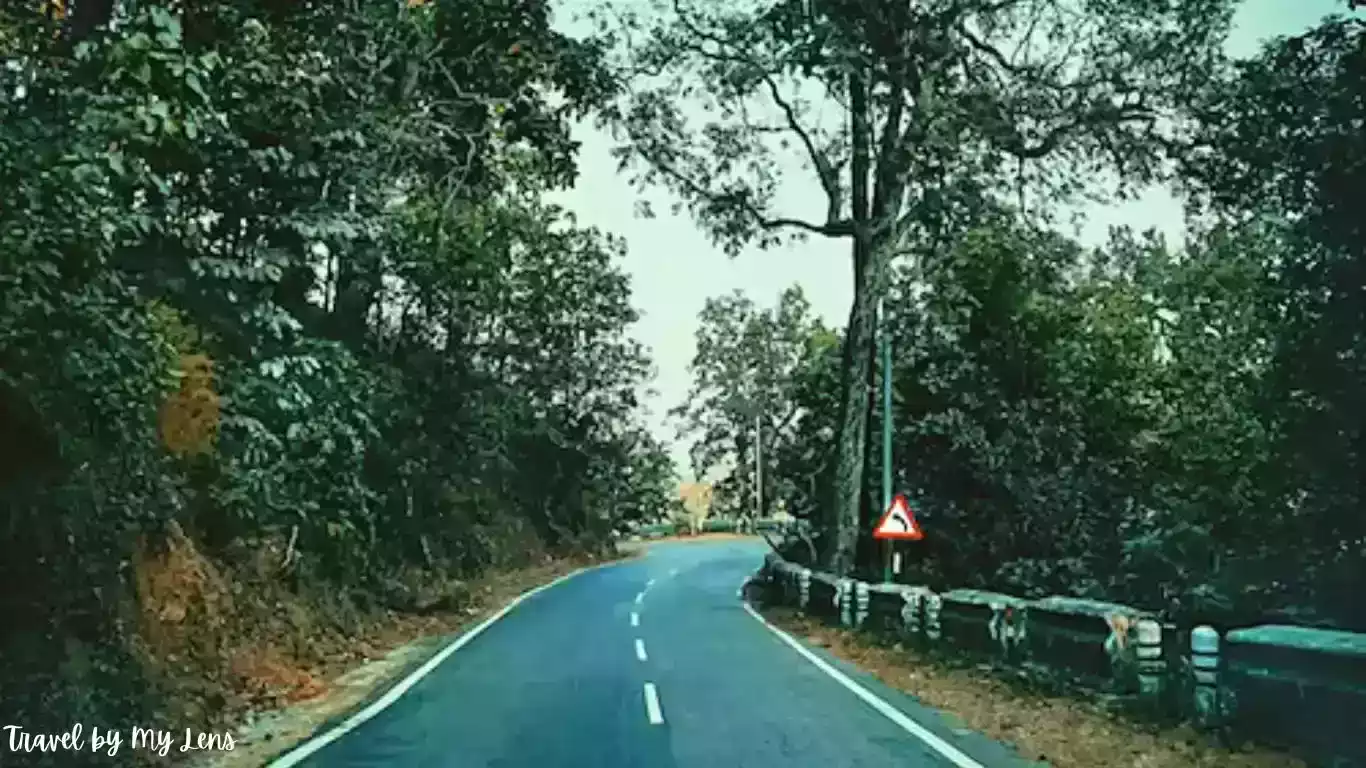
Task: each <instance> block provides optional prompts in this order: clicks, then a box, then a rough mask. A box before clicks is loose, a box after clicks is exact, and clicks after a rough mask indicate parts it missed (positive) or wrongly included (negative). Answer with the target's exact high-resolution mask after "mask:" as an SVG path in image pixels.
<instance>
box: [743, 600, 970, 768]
mask: <svg viewBox="0 0 1366 768" xmlns="http://www.w3.org/2000/svg"><path fill="white" fill-rule="evenodd" d="M741 607H743V608H744V609H745V611H746V612H747V613H749V615H750V616H753V617H754V619H755V621H758V622H759V623H760V624H762V625H764V626H765V627H767V628H768V630H769V631H770V632H772V633H773V634H775V635H777V637H778V639H779V640H782V641H783V642H784V643H786V644H787V645H788V646H789V647H790V648H792V650H794V651H796V652H797V653H799V654H801V656H802V658H804V659H806V660H807V661H809V662H811V665H812V666H814V667H815V668H816V669H819V670H820V671H822V672H824V673H825V674H826V675H827V676H828V677H830V679H832V680H834V681H835V682H837V683H839V684H840V685H842V686H844V688H845V689H847V690H848V691H849V692H850V693H852V694H854V695H855V696H857V697H859V698H860V699H862V700H863V703H865V704H867V705H868V706H870V707H872V708H873V709H874V710H876V711H877V713H878V714H880V715H882V716H883V717H885V718H887V719H888V720H890V721H892V723H894V724H895V725H897V726H898V727H899V728H901V730H903V731H905V732H907V733H909V734H910V735H912V736H914V737H915V738H917V739H919V740H920V741H922V742H924V744H925V746H927V747H929V748H930V749H933V750H934V751H935V752H938V753H939V755H940V757H943V758H944V759H945V760H948V761H949V762H950V763H953V764H954V765H955V766H957V768H986V766H985V765H983V764H982V763H979V762H977V761H976V760H974V759H972V758H971V757H969V756H968V755H967V753H965V752H963V751H962V750H961V749H959V748H957V747H955V746H953V745H952V744H950V743H948V742H947V741H944V740H943V739H941V738H940V737H938V736H936V735H935V734H933V733H931V732H930V730H929V729H928V728H926V727H925V726H923V725H921V724H920V723H917V722H916V721H914V720H912V719H911V718H910V716H908V715H907V714H906V713H905V712H902V711H901V710H899V709H897V708H896V707H894V706H892V705H891V704H888V703H887V702H886V701H884V700H882V699H881V698H879V697H878V695H877V694H875V693H873V692H872V691H870V690H868V689H867V688H864V687H863V686H862V685H859V684H858V683H857V682H855V681H854V680H852V679H850V677H849V676H848V675H846V674H844V673H843V672H841V671H839V670H838V669H835V668H834V667H833V666H831V665H830V663H829V662H827V661H826V660H825V659H822V658H821V657H820V656H817V655H816V654H815V653H813V652H812V651H811V650H810V649H808V648H807V647H806V646H804V645H802V643H801V641H800V640H797V639H796V638H794V637H793V636H791V635H789V634H788V633H787V632H784V631H783V630H781V629H779V628H778V627H775V626H774V625H773V624H772V623H770V622H769V620H768V619H765V618H764V617H763V616H761V615H760V614H759V612H758V611H756V610H754V606H752V605H750V604H749V603H748V602H743V603H741Z"/></svg>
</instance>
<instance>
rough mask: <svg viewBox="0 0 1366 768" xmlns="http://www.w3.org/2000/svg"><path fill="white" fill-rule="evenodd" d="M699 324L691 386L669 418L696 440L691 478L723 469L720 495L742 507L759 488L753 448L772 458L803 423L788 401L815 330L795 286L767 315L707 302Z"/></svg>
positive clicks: (735, 300)
mask: <svg viewBox="0 0 1366 768" xmlns="http://www.w3.org/2000/svg"><path fill="white" fill-rule="evenodd" d="M698 320H699V325H698V328H697V333H696V339H697V348H696V352H695V353H694V355H693V359H692V364H691V370H692V374H693V385H692V388H691V389H690V390H689V392H688V397H687V399H686V401H684V402H683V403H681V404H679V405H678V406H677V407H676V408H674V409H673V410H672V411H670V413H671V415H672V416H674V417H675V418H677V419H678V420H679V421H680V432H682V433H683V434H690V435H693V436H695V437H696V438H697V440H696V442H695V443H694V444H693V448H692V459H693V465H694V466H693V470H694V472H695V473H697V475H698V476H699V477H700V476H702V475H705V474H706V473H707V472H709V471H710V470H712V469H714V468H716V467H718V466H725V465H727V464H729V465H730V466H729V467H728V469H729V473H728V476H727V478H726V479H725V480H724V481H722V483H721V484H720V485H721V489H720V490H721V492H722V494H723V495H724V496H726V497H727V498H732V499H749V498H752V497H753V495H754V493H755V489H756V486H757V483H758V482H764V481H763V479H762V478H756V477H755V474H754V462H755V458H756V452H757V451H759V450H760V448H759V446H758V442H757V441H758V440H759V439H762V440H763V447H762V451H763V452H764V454H766V455H771V452H772V451H774V450H776V449H777V448H778V446H781V445H783V444H784V443H785V442H786V441H788V440H789V439H790V438H791V430H792V428H793V427H794V425H795V424H796V423H797V422H798V421H799V420H800V419H801V418H802V416H803V413H802V409H801V407H800V405H799V404H798V403H797V402H796V400H795V399H794V394H795V390H794V387H796V386H797V384H798V379H797V378H796V376H797V374H798V372H799V371H800V370H802V369H803V367H804V366H806V365H807V362H806V359H805V358H806V357H807V354H808V350H807V340H808V339H809V338H810V337H811V335H812V334H813V333H815V332H817V331H819V330H822V328H821V324H820V321H819V319H817V318H815V317H813V315H812V312H811V305H810V303H809V302H808V301H807V299H806V296H805V295H804V294H803V293H802V291H801V288H800V287H797V286H793V287H791V288H788V289H787V290H785V291H783V293H782V294H781V296H779V298H778V302H777V305H776V306H775V307H773V308H772V309H764V308H760V307H759V306H757V305H755V303H754V302H753V301H752V300H751V299H749V298H748V297H746V296H745V295H744V294H742V293H740V292H738V291H737V292H735V293H733V294H730V295H727V296H721V297H717V298H712V299H708V300H707V303H706V305H705V306H704V307H703V308H702V312H701V313H700V315H699V317H698ZM760 431H761V432H762V437H760V435H759V434H758V433H759V432H760ZM767 488H768V483H767V482H765V491H766V492H767ZM766 497H767V493H765V496H764V498H766ZM741 508H742V509H744V508H745V507H744V506H741Z"/></svg>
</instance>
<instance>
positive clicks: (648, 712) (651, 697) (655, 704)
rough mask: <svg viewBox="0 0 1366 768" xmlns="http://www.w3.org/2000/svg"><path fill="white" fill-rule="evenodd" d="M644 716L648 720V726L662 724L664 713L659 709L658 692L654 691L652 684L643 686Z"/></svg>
mask: <svg viewBox="0 0 1366 768" xmlns="http://www.w3.org/2000/svg"><path fill="white" fill-rule="evenodd" d="M645 716H646V717H648V718H650V725H663V724H664V713H663V712H661V711H660V709H659V692H658V691H656V690H655V684H654V683H646V684H645Z"/></svg>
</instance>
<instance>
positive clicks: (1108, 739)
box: [763, 608, 1305, 768]
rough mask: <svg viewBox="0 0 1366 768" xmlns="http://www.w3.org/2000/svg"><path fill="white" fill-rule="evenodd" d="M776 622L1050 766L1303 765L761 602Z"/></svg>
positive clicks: (1262, 767)
mask: <svg viewBox="0 0 1366 768" xmlns="http://www.w3.org/2000/svg"><path fill="white" fill-rule="evenodd" d="M763 614H764V616H765V617H766V618H767V619H768V620H769V621H771V622H773V623H774V624H775V625H776V626H779V627H781V628H782V629H784V630H786V631H787V632H789V633H790V634H792V635H793V636H794V637H798V638H801V639H803V640H805V641H806V642H808V643H810V644H811V645H814V646H818V647H821V648H824V649H826V650H828V651H829V652H830V653H832V654H834V655H835V656H837V657H839V658H841V659H843V660H845V661H848V662H850V663H852V664H855V665H857V666H859V667H860V668H862V669H864V670H866V671H868V672H869V673H871V674H873V675H874V676H876V677H877V678H878V679H880V680H881V681H882V682H883V683H885V684H887V685H888V686H890V687H892V688H897V689H899V690H902V691H905V692H907V693H909V694H911V695H912V696H915V697H916V698H917V699H919V700H920V701H921V702H923V703H924V704H926V705H928V706H931V707H934V708H935V709H938V710H941V711H944V712H946V713H948V714H949V715H951V716H953V717H954V718H957V719H958V720H961V721H962V722H963V724H964V727H966V728H971V729H972V730H975V731H978V732H980V733H984V734H986V735H988V736H990V737H992V738H993V739H996V740H997V741H1001V742H1005V743H1008V744H1011V745H1013V746H1014V747H1015V748H1016V749H1017V750H1018V751H1019V753H1020V755H1021V757H1023V758H1025V759H1027V760H1039V761H1043V762H1046V763H1047V764H1048V765H1050V766H1054V767H1055V768H1305V763H1304V762H1303V761H1301V760H1300V759H1298V758H1295V757H1292V756H1290V755H1286V754H1284V753H1280V752H1275V751H1272V750H1267V749H1260V748H1256V747H1253V746H1251V745H1247V746H1245V747H1243V748H1240V749H1236V750H1233V749H1228V748H1226V747H1223V746H1221V745H1219V744H1216V743H1214V742H1213V741H1212V740H1211V739H1209V738H1208V737H1206V736H1204V735H1202V734H1200V733H1198V732H1196V731H1195V730H1194V729H1191V728H1189V727H1181V728H1159V727H1156V726H1151V725H1149V724H1146V723H1141V722H1136V721H1133V720H1129V719H1126V718H1123V717H1120V716H1118V715H1116V714H1114V713H1112V712H1109V711H1107V710H1106V709H1105V708H1104V707H1103V706H1102V705H1100V704H1099V703H1097V702H1088V701H1084V700H1079V699H1076V698H1070V697H1061V696H1044V695H1040V694H1037V693H1033V692H1025V691H1022V690H1021V689H1020V688H1019V687H1018V686H1016V685H1014V684H1012V683H1010V682H1008V681H1005V680H1002V679H999V678H995V677H991V676H990V675H989V674H988V673H984V672H982V671H978V670H973V669H958V668H954V667H951V666H949V665H947V664H945V663H943V662H942V661H941V660H937V659H934V658H931V657H928V656H927V655H925V654H922V653H917V652H916V651H914V650H910V649H901V648H896V647H885V646H881V645H878V644H877V643H875V642H873V641H872V640H871V639H870V638H868V637H866V636H864V635H860V634H858V633H855V632H851V631H848V630H844V629H838V628H833V627H829V626H827V625H825V624H822V623H820V622H818V621H814V620H812V619H809V618H807V617H804V616H801V615H800V614H798V613H796V612H795V611H792V610H790V609H785V608H765V609H763Z"/></svg>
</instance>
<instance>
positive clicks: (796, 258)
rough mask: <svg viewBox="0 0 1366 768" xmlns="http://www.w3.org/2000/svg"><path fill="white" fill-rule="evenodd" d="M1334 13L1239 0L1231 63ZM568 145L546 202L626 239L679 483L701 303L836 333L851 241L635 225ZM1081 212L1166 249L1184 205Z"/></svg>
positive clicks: (595, 142)
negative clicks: (731, 239)
mask: <svg viewBox="0 0 1366 768" xmlns="http://www.w3.org/2000/svg"><path fill="white" fill-rule="evenodd" d="M579 1H580V0H571V2H575V3H577V2H579ZM563 6H564V3H561V8H562V10H561V11H560V14H561V16H563V17H564V18H566V19H568V17H569V13H572V9H569V13H566V11H565V10H564V9H563ZM1341 8H1342V4H1341V3H1340V2H1339V1H1338V0H1245V1H1244V3H1243V5H1242V6H1241V8H1240V9H1239V11H1238V13H1237V15H1236V16H1235V17H1234V29H1233V34H1232V36H1231V37H1230V39H1229V41H1228V45H1227V50H1228V52H1229V53H1230V54H1231V55H1233V56H1247V55H1250V54H1253V53H1255V52H1256V51H1257V49H1258V48H1259V47H1260V44H1261V43H1262V42H1263V41H1265V40H1267V39H1268V38H1271V37H1274V36H1276V35H1283V34H1295V33H1298V32H1301V31H1303V30H1305V29H1307V28H1309V27H1311V26H1313V25H1314V24H1315V23H1316V22H1317V21H1318V20H1319V19H1321V18H1322V17H1323V16H1325V15H1327V14H1329V13H1334V12H1338V11H1339V9H1341ZM566 31H569V30H568V29H567V30H566ZM574 31H577V30H574ZM574 138H575V139H577V140H578V141H579V142H581V144H582V146H581V150H580V155H579V161H578V162H579V178H578V182H577V184H576V186H575V187H574V189H572V190H567V191H563V192H557V193H555V194H553V195H551V196H550V198H551V200H553V201H554V202H556V203H558V204H559V205H562V206H564V207H565V208H567V209H569V210H570V211H573V212H574V214H575V216H576V217H577V219H578V221H579V224H580V225H583V226H592V227H597V228H599V229H601V230H604V231H606V232H610V233H612V234H615V235H617V236H619V237H622V238H624V239H625V240H626V244H627V248H628V255H627V257H626V259H625V261H624V264H623V266H624V269H625V270H626V272H627V273H628V274H629V275H630V278H631V285H632V289H633V295H634V303H635V306H636V308H637V310H638V311H639V312H640V313H641V319H640V321H639V322H638V323H636V325H635V326H634V327H633V329H632V333H633V335H634V337H635V338H636V339H638V340H639V341H640V342H641V343H642V344H644V345H645V346H646V347H647V348H649V349H650V351H651V354H652V357H653V359H654V362H655V366H656V368H657V370H658V373H657V376H656V377H655V380H654V381H653V382H652V384H651V386H652V388H653V389H654V390H655V391H656V392H657V393H658V394H657V395H656V396H654V397H651V398H648V399H647V402H646V406H647V408H648V409H649V411H650V416H649V418H650V423H651V427H652V429H653V430H654V432H655V434H656V435H657V436H658V437H659V438H661V439H662V440H664V441H665V442H666V443H667V444H668V445H669V446H670V450H671V454H672V455H673V457H674V460H675V464H676V466H677V468H678V471H679V474H680V476H682V477H684V478H685V479H686V478H687V475H688V470H687V467H688V460H687V448H688V446H687V444H686V443H682V442H679V441H678V440H677V439H676V434H675V429H674V427H673V425H672V424H671V423H670V422H668V421H667V419H666V418H665V412H666V411H667V410H668V409H669V408H671V407H673V406H675V405H677V404H679V403H681V402H682V401H683V399H684V398H685V397H686V396H687V392H688V387H689V384H690V382H691V378H690V374H689V372H688V363H689V361H690V360H691V359H692V356H693V350H694V346H693V333H694V331H695V330H696V328H697V314H698V312H699V311H701V309H702V305H703V303H704V302H705V301H706V299H707V298H709V297H713V296H718V295H721V294H725V293H730V292H732V291H735V290H741V291H744V292H745V293H746V294H747V295H748V296H749V297H750V298H752V299H753V300H754V301H755V302H756V303H758V304H759V305H761V306H772V305H773V304H774V303H776V301H777V298H778V295H779V293H780V292H781V291H782V290H783V289H785V288H787V287H788V286H790V285H792V284H793V283H798V284H800V285H801V287H802V290H803V291H804V292H805V293H806V296H807V298H808V300H810V302H811V304H812V306H813V308H814V310H815V311H816V312H817V313H818V314H819V315H820V316H821V318H822V319H823V321H824V322H825V324H826V325H829V326H836V327H842V326H843V325H844V324H845V318H846V317H847V315H848V313H849V304H850V301H851V300H852V298H853V287H852V284H851V283H852V275H851V267H850V264H849V260H848V253H849V251H848V246H847V243H846V242H845V241H843V240H823V239H820V238H813V239H811V240H809V241H807V242H805V243H801V244H797V245H793V246H789V247H784V248H778V249H772V250H768V251H758V250H752V251H747V252H744V253H741V254H740V255H739V256H737V257H736V258H733V259H732V258H729V257H727V256H726V255H725V254H724V253H722V252H721V250H720V249H719V248H717V247H715V246H713V245H712V244H711V243H710V242H708V240H707V238H706V237H705V236H704V235H703V234H702V232H701V231H700V230H699V229H698V228H697V227H696V226H695V225H694V224H693V222H692V220H691V219H690V218H689V217H688V216H687V214H686V213H683V214H680V215H678V216H673V215H671V214H670V213H669V206H668V204H667V201H668V198H666V197H664V196H663V195H662V194H655V195H651V196H650V197H651V200H652V201H654V202H656V205H655V206H654V209H655V212H656V217H655V218H653V219H642V218H638V217H637V216H636V215H635V204H636V201H637V199H639V197H640V195H639V194H638V193H637V192H636V191H635V190H633V189H632V188H631V186H630V184H629V183H628V181H627V179H626V178H625V177H624V176H622V175H619V174H618V173H617V170H616V162H615V161H614V160H613V159H612V158H611V156H610V155H609V151H610V149H611V148H612V146H613V141H612V139H611V137H610V136H608V135H606V134H605V133H603V132H601V131H599V130H597V129H596V128H594V127H593V126H592V125H591V123H589V122H584V123H581V124H579V125H577V126H575V129H574ZM790 177H791V178H793V179H794V183H793V184H792V185H791V186H789V187H785V188H783V189H782V190H780V197H779V200H780V202H781V203H782V206H781V207H780V210H785V211H791V212H793V213H797V214H808V215H809V217H810V218H812V219H819V218H820V217H821V216H822V215H823V214H822V211H823V197H822V195H821V192H820V189H819V188H818V187H817V186H816V185H815V184H814V182H812V183H811V184H809V185H805V184H801V183H796V180H797V179H800V178H802V172H801V170H800V169H799V168H793V169H792V172H791V174H790ZM660 201H664V203H663V204H659V202H660ZM1083 214H1084V220H1085V224H1084V226H1083V227H1082V229H1081V230H1080V231H1079V232H1078V233H1077V236H1078V237H1079V239H1080V240H1081V242H1083V243H1085V244H1088V245H1099V244H1100V243H1102V242H1103V241H1104V239H1105V237H1106V236H1107V234H1108V232H1109V228H1110V227H1112V226H1119V225H1128V226H1131V227H1133V228H1135V229H1138V230H1143V229H1147V228H1150V227H1155V228H1157V229H1158V230H1159V231H1161V232H1163V233H1164V234H1165V235H1166V236H1167V237H1168V241H1169V242H1172V243H1178V242H1180V241H1181V238H1182V237H1183V233H1184V227H1183V225H1182V210H1181V206H1180V204H1179V203H1178V202H1177V200H1176V199H1174V198H1173V196H1172V195H1171V194H1170V193H1169V192H1168V191H1167V190H1165V189H1162V188H1153V189H1150V190H1148V191H1147V192H1146V193H1144V194H1142V195H1140V196H1139V197H1138V198H1137V199H1135V200H1132V201H1130V202H1127V203H1124V204H1120V205H1106V206H1091V207H1088V208H1084V209H1083Z"/></svg>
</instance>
